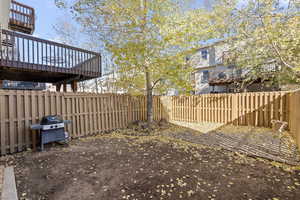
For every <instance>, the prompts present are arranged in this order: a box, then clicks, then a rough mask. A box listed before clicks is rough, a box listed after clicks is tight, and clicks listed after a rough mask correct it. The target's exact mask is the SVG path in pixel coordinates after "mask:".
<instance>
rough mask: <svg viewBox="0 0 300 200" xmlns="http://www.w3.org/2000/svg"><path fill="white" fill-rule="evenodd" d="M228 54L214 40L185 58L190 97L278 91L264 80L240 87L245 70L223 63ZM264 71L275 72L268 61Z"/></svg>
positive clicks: (222, 46)
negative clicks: (191, 89) (189, 71)
mask: <svg viewBox="0 0 300 200" xmlns="http://www.w3.org/2000/svg"><path fill="white" fill-rule="evenodd" d="M228 52H229V45H228V44H226V42H225V41H218V42H214V43H212V44H210V45H207V46H204V47H201V48H200V49H198V50H197V52H196V53H195V54H193V55H192V56H190V57H189V58H188V61H189V62H190V64H191V65H192V66H193V67H194V69H195V71H194V72H193V74H192V78H191V79H192V82H193V87H194V94H208V93H229V92H230V93H233V92H245V91H248V92H255V91H273V90H280V88H279V86H277V85H268V84H266V83H267V82H268V80H261V79H260V78H258V79H257V80H253V81H252V82H251V83H250V84H242V82H243V80H245V77H246V76H247V74H248V73H249V70H246V69H240V68H237V67H236V66H235V65H233V64H232V65H228V64H225V63H226V62H225V59H226V57H227V55H228ZM264 69H265V72H267V73H269V72H271V71H274V70H277V68H276V66H275V64H274V63H272V62H270V63H268V64H266V66H265V67H264ZM269 74H271V73H269Z"/></svg>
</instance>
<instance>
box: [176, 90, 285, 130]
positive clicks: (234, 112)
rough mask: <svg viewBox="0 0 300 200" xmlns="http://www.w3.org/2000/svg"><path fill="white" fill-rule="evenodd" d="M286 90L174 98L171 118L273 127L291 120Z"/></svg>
mask: <svg viewBox="0 0 300 200" xmlns="http://www.w3.org/2000/svg"><path fill="white" fill-rule="evenodd" d="M288 94H289V93H287V92H257V93H238V94H205V95H200V96H177V97H172V109H171V110H172V112H171V118H170V119H171V120H174V121H185V122H215V123H225V124H228V123H233V124H235V125H251V126H263V127H271V120H273V119H274V120H281V121H288V120H289V112H288V104H289V95H288Z"/></svg>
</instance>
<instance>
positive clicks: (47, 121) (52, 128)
mask: <svg viewBox="0 0 300 200" xmlns="http://www.w3.org/2000/svg"><path fill="white" fill-rule="evenodd" d="M67 123H70V121H65V120H63V119H62V118H61V117H60V116H58V115H49V116H45V117H43V118H42V120H41V123H40V124H36V125H32V126H31V129H33V130H40V145H41V151H43V150H44V144H47V143H50V142H59V141H66V140H67V138H68V134H67V133H66V132H65V124H67Z"/></svg>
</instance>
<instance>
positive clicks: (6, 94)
mask: <svg viewBox="0 0 300 200" xmlns="http://www.w3.org/2000/svg"><path fill="white" fill-rule="evenodd" d="M299 107H300V92H297V93H289V92H260V93H241V94H207V95H200V96H173V97H166V96H165V97H158V96H156V97H154V112H153V113H154V119H155V120H160V119H162V118H164V119H167V120H169V121H184V122H215V123H224V124H228V123H233V124H235V125H252V126H262V127H270V126H271V120H273V119H277V120H281V121H286V122H289V125H290V129H291V132H293V134H294V136H295V137H296V138H297V141H298V144H300V123H299V122H300V112H299V111H298V110H299ZM50 114H51V115H53V114H58V115H61V116H62V117H63V118H64V119H68V120H72V123H71V124H70V125H68V126H67V131H68V132H69V134H70V136H71V137H72V138H78V137H84V136H89V135H94V134H98V133H100V132H104V131H111V130H114V129H117V128H124V127H126V126H127V125H128V124H129V123H130V122H133V121H136V120H146V98H145V97H144V96H138V97H133V96H129V95H119V94H105V95H103V94H102V95H100V94H90V93H54V92H40V91H12V90H11V91H5V90H0V150H1V155H5V154H8V153H15V152H19V151H22V150H24V149H26V148H30V147H31V144H32V135H31V133H30V129H29V126H30V125H31V124H33V123H38V122H39V121H40V120H41V118H42V117H43V116H45V115H50Z"/></svg>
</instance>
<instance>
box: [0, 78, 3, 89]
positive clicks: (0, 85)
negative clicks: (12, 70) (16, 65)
mask: <svg viewBox="0 0 300 200" xmlns="http://www.w3.org/2000/svg"><path fill="white" fill-rule="evenodd" d="M2 87H3V80H0V89H2Z"/></svg>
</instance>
